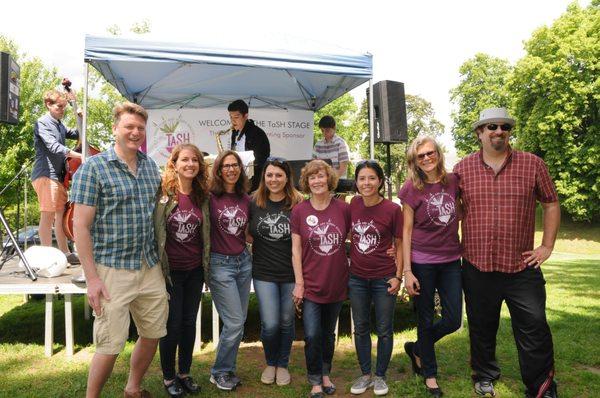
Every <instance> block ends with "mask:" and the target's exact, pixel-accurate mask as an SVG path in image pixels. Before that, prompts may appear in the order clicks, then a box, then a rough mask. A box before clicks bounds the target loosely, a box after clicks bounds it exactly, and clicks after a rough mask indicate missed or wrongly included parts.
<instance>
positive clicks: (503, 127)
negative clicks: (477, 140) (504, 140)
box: [485, 123, 512, 131]
mask: <svg viewBox="0 0 600 398" xmlns="http://www.w3.org/2000/svg"><path fill="white" fill-rule="evenodd" d="M498 127H500V129H501V130H502V131H510V130H512V126H511V125H510V124H508V123H504V124H496V123H490V124H487V125H486V126H485V128H486V129H488V130H490V131H496V130H497V129H498Z"/></svg>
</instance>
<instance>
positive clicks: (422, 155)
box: [417, 151, 437, 160]
mask: <svg viewBox="0 0 600 398" xmlns="http://www.w3.org/2000/svg"><path fill="white" fill-rule="evenodd" d="M425 156H427V157H428V158H430V159H432V158H436V157H437V151H429V152H425V153H418V154H417V159H419V160H423V159H425Z"/></svg>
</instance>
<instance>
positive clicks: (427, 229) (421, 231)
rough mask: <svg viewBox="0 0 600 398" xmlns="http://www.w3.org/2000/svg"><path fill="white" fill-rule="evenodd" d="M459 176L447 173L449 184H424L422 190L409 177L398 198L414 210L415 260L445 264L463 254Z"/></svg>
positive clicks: (412, 251) (412, 246)
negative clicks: (459, 225) (459, 238)
mask: <svg viewBox="0 0 600 398" xmlns="http://www.w3.org/2000/svg"><path fill="white" fill-rule="evenodd" d="M458 192H459V191H458V179H457V177H456V175H455V174H453V173H448V184H447V185H445V186H444V185H442V184H441V183H436V184H427V183H426V184H425V186H424V187H423V190H422V191H419V190H418V189H416V188H415V187H414V185H413V183H412V181H410V180H407V181H406V182H405V183H404V185H403V186H402V188H401V189H400V192H399V193H398V197H399V198H400V200H401V201H402V205H403V206H405V205H406V206H410V207H411V208H412V209H413V211H414V221H413V230H412V240H411V258H412V261H413V262H416V263H426V264H428V263H434V264H435V263H445V262H450V261H454V260H457V259H458V258H460V256H461V246H460V243H459V240H458V217H457V214H456V201H457V199H458Z"/></svg>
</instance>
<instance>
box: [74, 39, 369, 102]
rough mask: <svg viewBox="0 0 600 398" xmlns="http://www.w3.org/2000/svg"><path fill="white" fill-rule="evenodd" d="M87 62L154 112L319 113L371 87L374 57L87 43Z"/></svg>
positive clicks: (129, 42) (345, 53)
mask: <svg viewBox="0 0 600 398" xmlns="http://www.w3.org/2000/svg"><path fill="white" fill-rule="evenodd" d="M85 61H86V62H87V63H89V64H91V65H93V66H94V68H96V69H97V70H98V71H99V72H100V73H101V74H102V75H103V76H104V77H105V78H106V80H107V81H108V82H109V83H111V84H112V85H114V86H115V87H116V88H117V89H118V90H119V92H120V93H121V94H122V95H123V96H125V97H126V98H127V99H129V100H130V101H133V102H137V103H138V104H140V105H142V106H144V107H146V108H149V109H164V108H204V107H215V106H223V105H225V104H227V103H229V102H231V101H233V100H235V99H238V98H242V99H245V100H246V101H247V102H249V103H250V106H251V107H252V108H282V109H303V110H311V111H316V110H318V109H319V108H321V107H323V106H325V105H326V104H328V103H329V102H331V101H333V100H334V99H336V98H338V97H340V96H341V95H343V94H344V93H346V92H348V91H350V90H352V89H353V88H355V87H357V86H359V85H361V84H363V83H365V82H367V81H369V80H370V79H371V77H372V73H373V63H372V56H371V55H370V54H357V53H352V52H349V51H346V50H343V49H335V52H334V51H332V49H331V48H313V49H311V52H310V53H309V52H306V51H294V50H293V49H289V50H286V51H276V50H262V51H258V50H244V49H236V48H214V47H209V46H203V45H200V44H185V43H167V42H157V41H146V40H138V39H135V40H134V39H125V38H114V37H110V38H107V37H96V36H86V38H85Z"/></svg>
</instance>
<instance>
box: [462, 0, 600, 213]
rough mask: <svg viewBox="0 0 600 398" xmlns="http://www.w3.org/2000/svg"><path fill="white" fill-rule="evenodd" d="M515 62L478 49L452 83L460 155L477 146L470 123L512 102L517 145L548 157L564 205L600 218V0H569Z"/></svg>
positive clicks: (548, 163)
mask: <svg viewBox="0 0 600 398" xmlns="http://www.w3.org/2000/svg"><path fill="white" fill-rule="evenodd" d="M525 51H526V55H525V56H524V57H523V58H522V59H520V60H519V61H518V62H517V63H516V65H514V66H511V65H509V63H508V61H506V60H502V59H498V58H494V57H492V56H489V55H486V54H477V55H475V57H474V58H472V59H469V60H467V61H466V62H465V63H464V64H463V65H462V66H461V68H460V76H461V81H460V84H459V85H458V86H457V87H456V88H454V89H453V90H451V92H450V98H451V100H452V102H453V104H454V105H455V108H456V110H455V112H454V113H453V115H452V117H453V122H454V127H453V129H452V133H453V135H454V139H455V142H456V148H457V150H458V153H459V155H465V154H467V153H470V152H473V151H474V150H476V149H477V148H478V144H477V142H476V139H475V135H474V133H473V131H472V129H471V127H470V125H471V123H472V122H473V121H475V120H477V118H478V112H479V111H480V110H482V109H484V108H487V107H491V106H504V107H508V108H509V110H510V112H511V114H512V115H513V116H514V117H515V119H516V120H517V126H516V128H515V130H514V132H513V138H514V146H515V147H516V148H518V149H522V150H525V151H530V152H532V153H535V154H536V155H538V156H540V157H541V158H543V159H544V160H545V162H546V164H547V165H548V169H549V171H550V174H551V176H552V178H553V179H554V181H555V183H556V188H557V190H558V193H559V196H560V201H561V206H562V208H563V209H564V210H566V211H567V212H568V213H569V214H570V215H571V217H572V218H573V219H575V220H585V221H597V220H598V219H599V218H600V167H599V164H600V144H599V141H600V1H598V0H594V1H592V3H591V4H590V5H589V6H588V7H586V8H581V7H580V6H578V5H577V3H573V4H571V5H569V7H568V8H567V10H566V12H565V13H564V14H563V15H562V16H561V17H560V18H558V19H557V20H556V21H555V22H554V23H553V24H552V25H551V26H544V27H541V28H539V29H537V30H536V31H535V32H534V33H533V35H532V36H531V38H530V39H529V40H528V41H527V42H526V43H525Z"/></svg>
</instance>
